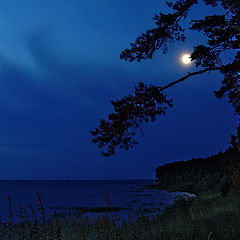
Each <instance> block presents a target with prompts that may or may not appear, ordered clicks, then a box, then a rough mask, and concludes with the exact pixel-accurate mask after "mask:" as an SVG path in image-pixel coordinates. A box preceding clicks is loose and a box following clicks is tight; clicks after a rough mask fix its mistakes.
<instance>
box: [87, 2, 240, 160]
mask: <svg viewBox="0 0 240 240" xmlns="http://www.w3.org/2000/svg"><path fill="white" fill-rule="evenodd" d="M201 2H203V3H204V4H206V5H209V7H212V8H214V7H216V6H221V7H222V9H223V14H221V15H216V14H213V15H211V16H206V17H205V18H204V19H197V20H196V19H192V20H191V21H190V22H189V29H191V30H194V31H199V32H200V31H202V32H204V34H205V35H206V37H207V40H208V41H207V44H206V45H199V46H195V47H194V50H193V52H192V54H191V59H192V61H194V62H195V64H196V66H197V67H199V68H200V70H199V71H197V72H193V73H188V75H186V76H185V77H183V78H181V79H179V80H177V81H175V82H172V83H170V84H168V85H167V86H164V87H155V86H152V85H150V86H147V85H145V84H143V83H140V84H139V86H138V87H137V88H136V91H135V96H131V95H129V96H128V97H123V98H122V99H120V100H117V101H115V102H114V101H112V105H113V107H114V111H115V112H114V113H112V114H110V115H109V116H108V119H109V120H108V121H104V120H101V121H100V126H99V127H98V128H96V130H95V131H91V134H92V135H93V137H94V138H93V142H95V143H97V144H98V147H99V148H100V149H103V148H104V149H106V150H102V154H103V155H104V156H109V155H111V154H115V148H116V147H120V148H125V149H129V148H130V147H133V145H134V144H136V142H135V140H133V135H135V131H134V129H136V128H140V127H141V126H140V124H141V123H142V122H147V121H148V119H151V120H154V119H155V116H156V115H161V114H165V111H166V106H171V102H170V101H169V100H167V99H166V96H165V95H164V94H163V93H162V92H163V91H164V90H165V89H167V88H168V87H170V86H173V85H175V84H177V83H179V82H181V81H184V80H185V79H187V78H189V77H192V76H194V75H198V74H203V73H205V72H212V71H218V72H220V73H221V74H222V75H223V81H222V87H221V88H220V90H218V91H215V95H216V96H217V97H218V98H222V97H223V96H225V95H226V96H227V97H228V99H229V102H230V103H231V104H232V105H233V107H234V108H235V114H236V115H237V116H239V117H240V74H239V73H240V1H239V0H177V1H175V2H166V4H167V5H168V7H169V9H170V13H168V14H163V13H160V14H156V15H155V16H154V18H153V20H154V21H155V24H156V27H155V28H153V29H150V30H147V31H146V33H142V34H140V35H139V36H138V37H137V39H136V41H135V43H131V44H130V46H131V47H130V48H127V49H125V50H124V51H122V53H121V54H120V58H121V59H124V60H128V61H130V62H132V61H135V60H136V61H141V60H146V59H152V57H153V54H154V53H155V52H156V51H157V50H160V49H161V50H162V51H163V53H166V52H167V50H168V45H169V43H170V42H175V41H182V42H183V41H185V36H184V29H183V27H182V26H181V21H182V19H185V18H187V16H188V13H189V11H190V10H191V7H192V6H193V5H197V4H199V3H201ZM230 52H231V54H232V55H235V56H234V57H233V59H231V60H228V62H226V57H224V56H227V55H228V54H229V53H230ZM140 130H141V128H140ZM238 137H239V140H238V142H240V127H239V128H238ZM239 150H240V144H239Z"/></svg>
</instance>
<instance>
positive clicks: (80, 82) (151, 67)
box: [0, 0, 237, 180]
mask: <svg viewBox="0 0 240 240" xmlns="http://www.w3.org/2000/svg"><path fill="white" fill-rule="evenodd" d="M164 2H165V1H161V0H149V1H137V0H131V1H129V0H121V1H113V0H103V1H99V0H91V1H83V0H82V1H79V0H68V1H63V0H51V1H49V0H41V1H32V0H22V1H19V0H12V1H9V0H4V1H1V10H0V77H1V78H0V79H1V81H0V112H1V117H0V160H1V165H0V179H2V180H4V179H6V180H8V179H13V180H15V179H33V180H35V179H40V180H47V179H51V180H54V179H57V180H60V179H66V180H77V179H79V180H87V179H97V180H102V179H106V180H107V179H154V176H155V168H156V167H157V166H159V165H161V164H164V163H167V162H173V161H177V160H188V159H191V158H194V157H195V158H196V157H204V156H208V155H211V154H215V153H217V152H218V151H220V150H226V149H227V148H228V147H229V143H228V142H229V140H230V135H231V134H232V133H234V132H235V127H236V123H237V119H236V117H235V116H234V109H233V108H232V106H231V105H230V104H229V103H227V99H223V100H219V99H216V97H215V96H214V93H213V91H214V90H218V89H219V87H220V86H221V80H222V77H221V75H220V74H217V73H211V74H208V73H207V74H205V75H203V76H200V77H194V78H192V79H188V80H186V81H185V82H183V83H181V84H178V85H176V86H174V87H172V88H170V89H168V90H167V91H166V93H167V95H168V97H169V98H173V104H174V107H173V108H170V109H168V111H167V114H166V116H160V117H158V118H157V119H156V121H155V122H154V123H148V124H145V125H144V127H143V131H144V137H142V136H141V135H139V137H138V140H139V145H138V146H135V147H134V148H133V149H131V150H129V151H125V150H117V154H116V155H115V156H111V157H109V158H106V157H102V155H101V153H100V150H99V149H97V146H96V144H94V143H92V140H91V139H92V136H91V134H90V130H94V129H95V128H96V127H98V125H99V120H100V118H102V119H106V118H107V115H108V114H109V113H111V112H112V111H113V108H112V105H111V103H110V101H111V100H117V99H119V98H121V97H123V96H125V95H128V94H130V93H133V91H134V87H135V86H136V85H137V84H138V82H140V81H142V82H144V83H148V84H150V83H152V84H154V85H157V86H163V85H165V84H166V83H169V82H171V81H174V80H177V79H178V78H180V77H181V76H183V75H185V74H187V72H191V71H194V70H196V69H195V67H194V64H191V66H184V65H183V64H182V63H181V62H180V60H179V58H180V56H181V55H182V53H185V52H191V51H192V49H193V46H195V45H197V44H199V43H204V42H205V41H206V39H205V37H204V36H203V35H202V34H201V33H195V32H192V31H188V32H187V33H186V35H187V40H186V42H185V43H177V44H175V45H174V44H172V45H171V46H170V49H169V52H168V53H167V54H166V55H163V54H162V53H161V52H158V53H156V54H155V56H154V58H153V60H147V61H143V62H141V63H137V62H136V63H135V62H134V63H130V62H126V61H124V60H120V57H119V55H120V52H121V51H122V50H124V49H125V48H127V47H129V43H130V42H134V41H135V39H136V37H137V36H138V34H140V33H141V32H144V31H145V30H147V29H148V28H152V27H154V22H153V20H152V17H153V16H154V14H155V13H159V12H165V13H166V11H167V8H166V7H165V4H164ZM217 11H221V9H217ZM203 13H204V14H212V13H213V10H212V9H211V8H205V7H203V6H198V7H195V8H193V11H192V13H191V15H190V18H191V16H194V17H196V16H197V17H201V16H203ZM190 18H187V21H189V20H190Z"/></svg>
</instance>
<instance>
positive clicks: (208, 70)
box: [160, 66, 223, 91]
mask: <svg viewBox="0 0 240 240" xmlns="http://www.w3.org/2000/svg"><path fill="white" fill-rule="evenodd" d="M222 68H223V66H222V67H215V68H206V69H204V70H200V71H197V72H192V73H191V72H189V73H188V75H186V76H184V77H182V78H180V79H178V80H176V81H174V82H171V83H169V84H167V85H166V86H164V87H160V91H163V90H165V89H167V88H169V87H171V86H173V85H175V84H178V83H180V82H183V81H184V80H186V79H188V78H190V77H192V76H194V75H200V74H203V73H205V72H210V71H214V70H220V69H222Z"/></svg>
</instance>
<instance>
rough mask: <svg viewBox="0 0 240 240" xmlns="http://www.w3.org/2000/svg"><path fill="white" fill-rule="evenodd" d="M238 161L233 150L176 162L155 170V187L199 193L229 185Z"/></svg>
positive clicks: (239, 158)
mask: <svg viewBox="0 0 240 240" xmlns="http://www.w3.org/2000/svg"><path fill="white" fill-rule="evenodd" d="M238 160H239V161H240V154H239V152H238V151H236V149H235V148H229V149H227V150H226V151H225V152H224V153H223V152H221V151H220V152H219V153H218V154H216V155H212V156H210V157H207V158H197V159H191V160H189V161H177V162H173V163H168V164H165V165H164V166H159V167H157V169H156V186H157V187H158V188H160V189H165V190H168V191H186V192H190V193H199V192H202V191H206V190H211V189H216V188H218V189H220V188H221V187H222V186H226V184H230V185H231V181H232V180H231V173H232V170H233V169H232V168H233V166H235V165H234V163H236V161H238Z"/></svg>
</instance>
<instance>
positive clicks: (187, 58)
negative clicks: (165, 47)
mask: <svg viewBox="0 0 240 240" xmlns="http://www.w3.org/2000/svg"><path fill="white" fill-rule="evenodd" d="M190 57H191V55H190V54H188V53H185V54H183V55H182V58H181V60H182V63H183V64H185V65H189V64H190V63H191V58H190Z"/></svg>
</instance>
